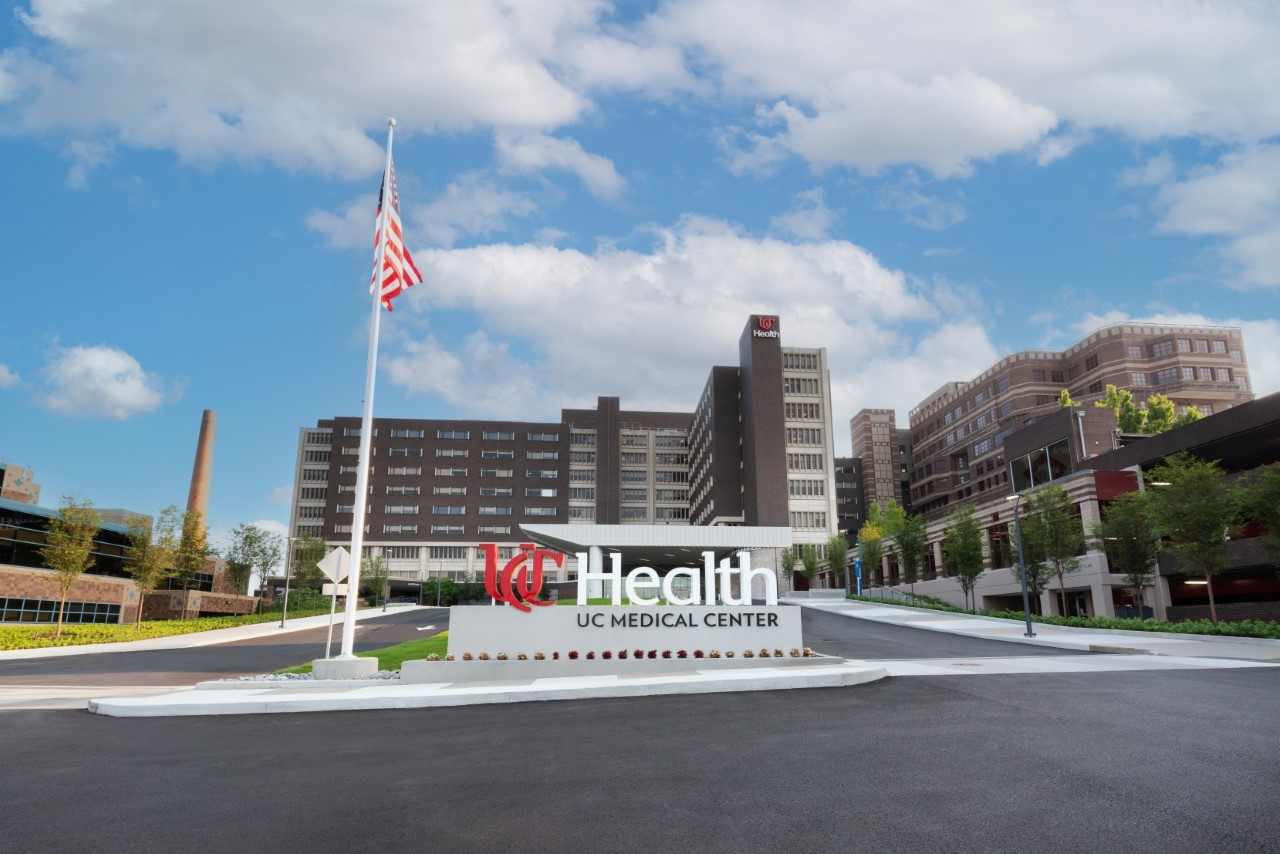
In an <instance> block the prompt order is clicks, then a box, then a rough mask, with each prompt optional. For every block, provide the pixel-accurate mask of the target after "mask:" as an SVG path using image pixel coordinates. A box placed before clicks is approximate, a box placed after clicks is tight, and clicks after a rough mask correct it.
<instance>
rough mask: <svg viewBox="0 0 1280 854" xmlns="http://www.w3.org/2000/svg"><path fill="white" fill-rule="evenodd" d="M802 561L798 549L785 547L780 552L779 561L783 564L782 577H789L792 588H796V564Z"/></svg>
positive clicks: (788, 582)
mask: <svg viewBox="0 0 1280 854" xmlns="http://www.w3.org/2000/svg"><path fill="white" fill-rule="evenodd" d="M799 562H800V558H799V556H797V555H796V550H795V549H793V548H789V547H788V548H785V549H783V550H782V551H780V552H778V563H779V564H780V565H781V566H782V577H783V578H785V579H787V585H788V586H790V587H791V589H792V590H794V589H795V578H796V564H797V563H799Z"/></svg>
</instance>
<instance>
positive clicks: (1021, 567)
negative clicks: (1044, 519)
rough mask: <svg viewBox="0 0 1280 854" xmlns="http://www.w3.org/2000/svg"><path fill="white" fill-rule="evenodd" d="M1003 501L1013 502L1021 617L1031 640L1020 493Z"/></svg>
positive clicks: (1007, 496) (1029, 602) (1033, 634)
mask: <svg viewBox="0 0 1280 854" xmlns="http://www.w3.org/2000/svg"><path fill="white" fill-rule="evenodd" d="M1004 500H1005V501H1012V502H1013V527H1014V530H1015V531H1017V532H1018V577H1019V579H1021V581H1022V616H1023V617H1024V618H1025V619H1026V621H1027V632H1026V636H1027V637H1029V638H1033V637H1035V636H1036V633H1035V632H1034V631H1032V630H1031V599H1030V597H1029V596H1027V559H1026V557H1025V556H1024V554H1023V551H1022V513H1021V512H1020V509H1021V506H1022V493H1017V494H1016V495H1006V496H1005V498H1004Z"/></svg>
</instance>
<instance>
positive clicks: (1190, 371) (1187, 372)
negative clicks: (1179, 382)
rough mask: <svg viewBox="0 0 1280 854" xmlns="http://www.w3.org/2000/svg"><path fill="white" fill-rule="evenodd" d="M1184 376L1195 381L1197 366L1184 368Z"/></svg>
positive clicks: (1185, 378)
mask: <svg viewBox="0 0 1280 854" xmlns="http://www.w3.org/2000/svg"><path fill="white" fill-rule="evenodd" d="M1182 378H1183V379H1184V380H1190V381H1193V382H1194V381H1195V378H1196V369H1195V368H1183V369H1182Z"/></svg>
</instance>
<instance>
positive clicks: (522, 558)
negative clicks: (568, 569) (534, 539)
mask: <svg viewBox="0 0 1280 854" xmlns="http://www.w3.org/2000/svg"><path fill="white" fill-rule="evenodd" d="M478 548H479V549H480V551H482V552H484V589H485V592H486V593H488V594H489V595H490V596H492V597H493V598H494V600H496V601H498V602H505V603H507V604H508V605H510V606H512V607H513V608H517V609H519V610H521V611H531V610H533V609H532V608H530V607H529V606H530V605H550V604H551V603H550V602H539V601H538V594H539V593H541V592H542V562H543V561H544V560H546V559H548V558H550V560H551V562H552V563H554V564H555V565H556V566H557V567H562V566H564V555H562V554H560V553H559V552H553V551H546V550H544V549H540V548H537V547H536V546H534V544H533V543H521V544H520V553H519V554H517V555H515V556H514V557H512V558H511V560H509V561H507V564H506V566H504V567H503V568H502V571H501V572H499V571H498V546H497V544H496V543H481V544H480V545H479V546H478Z"/></svg>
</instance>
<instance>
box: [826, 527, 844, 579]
mask: <svg viewBox="0 0 1280 854" xmlns="http://www.w3.org/2000/svg"><path fill="white" fill-rule="evenodd" d="M848 557H849V544H848V543H847V542H845V539H844V536H843V535H841V534H833V535H832V536H831V537H830V538H828V539H827V566H829V567H830V568H831V576H832V578H833V579H834V582H833V583H834V584H835V585H836V586H837V587H844V573H845V561H846V560H847V559H848Z"/></svg>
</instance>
